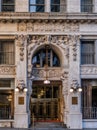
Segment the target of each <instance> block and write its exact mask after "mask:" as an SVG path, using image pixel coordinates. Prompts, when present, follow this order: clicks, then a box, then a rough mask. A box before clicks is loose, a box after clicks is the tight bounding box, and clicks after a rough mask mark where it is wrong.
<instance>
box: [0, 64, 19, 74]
mask: <svg viewBox="0 0 97 130" xmlns="http://www.w3.org/2000/svg"><path fill="white" fill-rule="evenodd" d="M15 74H16V68H15V66H0V75H15Z"/></svg>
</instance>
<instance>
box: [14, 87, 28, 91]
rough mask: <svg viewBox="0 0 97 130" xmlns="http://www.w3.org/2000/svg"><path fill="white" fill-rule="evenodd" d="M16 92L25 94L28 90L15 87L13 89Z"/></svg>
mask: <svg viewBox="0 0 97 130" xmlns="http://www.w3.org/2000/svg"><path fill="white" fill-rule="evenodd" d="M15 91H16V92H27V91H28V89H27V88H26V87H23V88H20V87H16V89H15Z"/></svg>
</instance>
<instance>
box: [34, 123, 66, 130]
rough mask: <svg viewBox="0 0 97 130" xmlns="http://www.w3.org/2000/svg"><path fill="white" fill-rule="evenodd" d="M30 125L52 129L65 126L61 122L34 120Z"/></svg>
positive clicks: (36, 127)
mask: <svg viewBox="0 0 97 130" xmlns="http://www.w3.org/2000/svg"><path fill="white" fill-rule="evenodd" d="M32 127H33V128H35V129H39V130H40V129H46V130H49V129H51V130H52V129H54V128H55V129H58V130H60V128H66V127H65V126H63V123H62V122H36V123H35V124H34V126H33V125H32Z"/></svg>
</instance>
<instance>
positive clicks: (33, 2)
mask: <svg viewBox="0 0 97 130" xmlns="http://www.w3.org/2000/svg"><path fill="white" fill-rule="evenodd" d="M44 9H45V0H30V12H44Z"/></svg>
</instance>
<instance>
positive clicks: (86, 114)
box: [82, 79, 97, 119]
mask: <svg viewBox="0 0 97 130" xmlns="http://www.w3.org/2000/svg"><path fill="white" fill-rule="evenodd" d="M82 89H83V91H82V114H83V118H84V119H97V80H95V79H83V80H82Z"/></svg>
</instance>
